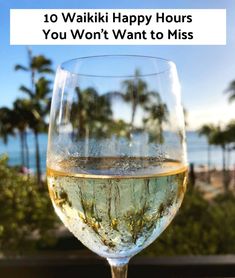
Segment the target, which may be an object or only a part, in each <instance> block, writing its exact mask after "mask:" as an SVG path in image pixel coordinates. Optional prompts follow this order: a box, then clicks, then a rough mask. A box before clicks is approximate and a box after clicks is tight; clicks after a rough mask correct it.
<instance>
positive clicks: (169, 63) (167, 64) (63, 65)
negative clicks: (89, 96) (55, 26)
mask: <svg viewBox="0 0 235 278" xmlns="http://www.w3.org/2000/svg"><path fill="white" fill-rule="evenodd" d="M117 57H120V58H138V59H149V60H150V59H151V60H155V61H160V62H161V63H164V64H165V68H164V69H163V70H161V71H156V72H152V73H146V74H142V73H140V74H139V75H138V77H150V76H156V75H159V74H163V73H165V72H167V71H169V70H170V68H171V66H172V65H175V63H174V62H173V61H171V60H169V59H166V58H161V57H157V56H149V55H138V54H104V55H92V56H81V57H77V58H73V59H69V60H67V61H65V62H63V63H61V64H60V65H59V67H58V68H59V69H60V70H63V71H66V72H69V73H71V74H75V75H78V76H83V77H100V78H127V77H128V78H136V75H134V74H124V75H119V74H118V75H106V74H87V73H82V72H80V73H78V72H74V71H71V70H69V69H68V68H66V67H67V65H69V64H70V63H73V62H79V61H83V60H90V59H101V58H117Z"/></svg>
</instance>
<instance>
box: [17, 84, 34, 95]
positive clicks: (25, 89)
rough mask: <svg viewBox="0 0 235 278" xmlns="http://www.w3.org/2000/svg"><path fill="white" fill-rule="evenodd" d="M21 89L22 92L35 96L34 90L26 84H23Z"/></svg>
mask: <svg viewBox="0 0 235 278" xmlns="http://www.w3.org/2000/svg"><path fill="white" fill-rule="evenodd" d="M19 90H20V91H21V92H23V93H25V94H27V95H28V96H29V97H30V98H33V96H34V94H33V92H32V91H31V90H30V89H29V88H27V87H26V86H23V85H22V86H20V88H19Z"/></svg>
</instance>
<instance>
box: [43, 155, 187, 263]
mask: <svg viewBox="0 0 235 278" xmlns="http://www.w3.org/2000/svg"><path fill="white" fill-rule="evenodd" d="M123 161H124V160H123ZM123 161H122V160H121V159H120V158H111V157H109V158H102V159H98V158H97V159H95V158H71V159H67V160H63V161H60V163H57V164H56V165H54V167H53V165H52V166H50V168H48V169H47V178H48V187H49V192H50V197H51V199H52V202H53V206H54V208H55V211H56V213H57V214H58V216H59V217H60V218H61V220H62V221H63V223H64V224H65V226H66V227H67V228H68V229H69V230H70V231H71V232H72V233H73V234H74V235H75V236H76V237H77V238H78V239H79V240H80V241H81V242H82V243H83V244H84V245H85V246H87V247H88V248H90V249H91V250H92V251H94V252H95V253H97V254H99V255H101V256H104V257H108V258H120V257H131V256H133V255H135V254H136V253H138V252H139V251H141V250H142V249H143V248H145V247H146V246H147V245H149V244H150V243H151V242H153V241H154V240H155V239H156V238H157V237H158V235H159V234H160V233H161V232H162V231H163V230H164V229H165V228H166V227H167V226H168V224H169V223H170V222H171V220H172V219H173V217H174V216H175V214H176V212H177V210H178V208H179V206H180V204H181V202H182V199H183V196H184V192H185V188H186V176H187V175H186V173H187V167H186V166H185V165H182V164H180V163H179V162H177V161H170V160H167V161H164V162H161V163H160V162H159V161H157V160H156V161H155V160H154V159H153V158H129V159H125V163H126V164H125V165H128V166H126V167H123ZM90 169H92V170H90Z"/></svg>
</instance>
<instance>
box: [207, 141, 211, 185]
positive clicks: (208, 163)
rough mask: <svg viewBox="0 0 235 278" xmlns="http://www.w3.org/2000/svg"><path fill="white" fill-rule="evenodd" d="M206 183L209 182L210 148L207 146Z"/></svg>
mask: <svg viewBox="0 0 235 278" xmlns="http://www.w3.org/2000/svg"><path fill="white" fill-rule="evenodd" d="M207 182H208V183H210V182H211V146H210V144H208V145H207Z"/></svg>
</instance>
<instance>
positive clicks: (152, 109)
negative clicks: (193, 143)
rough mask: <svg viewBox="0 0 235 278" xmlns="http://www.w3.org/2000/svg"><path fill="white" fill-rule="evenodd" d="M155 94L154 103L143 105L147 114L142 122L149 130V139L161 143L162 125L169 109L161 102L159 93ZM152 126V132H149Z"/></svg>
mask: <svg viewBox="0 0 235 278" xmlns="http://www.w3.org/2000/svg"><path fill="white" fill-rule="evenodd" d="M155 96H156V98H157V102H156V104H150V105H149V104H148V105H146V106H145V107H144V108H145V110H146V111H147V112H148V114H147V117H146V118H144V120H143V122H144V124H145V125H146V126H147V128H148V129H149V131H150V140H151V141H157V142H158V143H160V144H162V143H163V142H164V137H163V127H162V126H163V123H164V122H167V121H168V115H169V111H168V108H167V105H166V104H165V103H163V102H162V100H161V97H160V95H159V94H158V93H155ZM156 127H157V128H156ZM152 128H154V132H151V129H152Z"/></svg>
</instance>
